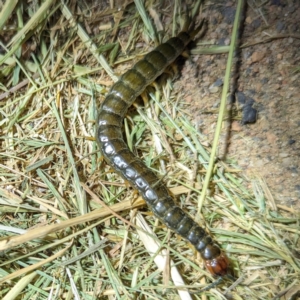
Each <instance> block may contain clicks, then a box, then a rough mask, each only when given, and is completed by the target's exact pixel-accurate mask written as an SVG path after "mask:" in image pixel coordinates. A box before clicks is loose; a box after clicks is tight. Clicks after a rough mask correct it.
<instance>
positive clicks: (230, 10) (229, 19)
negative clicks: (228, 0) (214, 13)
mask: <svg viewBox="0 0 300 300" xmlns="http://www.w3.org/2000/svg"><path fill="white" fill-rule="evenodd" d="M222 15H223V16H224V19H225V22H226V23H227V24H232V23H233V21H234V17H235V8H234V7H233V6H227V7H225V8H224V9H223V11H222Z"/></svg>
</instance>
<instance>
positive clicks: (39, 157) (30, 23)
mask: <svg viewBox="0 0 300 300" xmlns="http://www.w3.org/2000/svg"><path fill="white" fill-rule="evenodd" d="M191 3H193V5H191ZM200 4H202V2H201V1H190V3H188V5H182V3H181V1H179V0H175V1H164V4H163V5H162V4H161V2H160V1H141V0H135V1H134V2H132V1H124V2H122V1H121V2H119V4H118V5H119V6H117V5H116V4H111V5H112V6H111V7H109V6H106V5H105V3H104V1H96V2H94V4H93V5H91V4H89V2H78V3H77V1H70V2H68V3H67V2H64V1H54V0H53V1H50V0H46V1H44V2H43V3H42V4H41V5H40V6H39V5H38V2H37V1H27V2H26V1H25V2H24V1H23V2H21V1H6V2H5V4H4V6H0V8H1V11H0V30H1V32H2V33H5V34H6V36H9V35H10V34H11V37H10V39H9V42H7V43H6V45H4V44H2V48H3V49H4V50H3V51H4V52H1V54H0V61H1V64H0V65H1V81H2V83H1V85H0V87H1V92H0V99H1V108H0V113H1V119H0V125H1V132H2V135H1V145H2V147H1V162H0V176H1V185H0V204H1V206H0V209H1V213H0V214H1V215H0V216H1V227H0V234H1V240H0V253H1V256H0V285H1V289H0V298H1V299H21V298H22V299H134V298H136V299H180V298H181V299H190V298H191V299H192V298H194V299H227V298H230V299H279V296H281V295H285V296H288V295H292V294H293V293H294V294H295V291H297V288H298V289H299V268H300V262H299V253H298V252H299V251H298V252H297V245H298V250H299V241H298V240H299V213H297V212H295V211H294V210H293V208H292V207H287V206H282V205H281V206H279V205H276V203H275V202H274V199H273V198H272V194H271V193H270V191H269V190H268V188H267V186H266V184H265V183H264V181H263V180H262V179H259V178H257V177H255V176H253V177H252V178H246V177H245V176H243V174H242V172H240V171H239V169H238V167H237V166H234V165H233V164H230V163H228V162H218V163H217V164H215V165H214V164H211V165H210V167H209V170H210V172H212V171H213V172H212V173H211V174H208V173H206V170H207V164H208V162H209V161H211V162H214V161H215V149H216V148H215V146H214V150H213V153H214V154H213V156H211V158H210V153H211V150H210V149H209V148H208V147H204V146H203V135H202V134H201V133H200V132H199V131H198V130H196V129H195V126H194V124H193V122H192V120H190V118H189V115H188V112H187V107H186V106H185V104H184V103H182V102H181V101H180V100H179V99H180V97H181V94H180V92H179V91H176V90H174V89H173V84H172V80H171V78H172V76H169V75H168V76H167V78H168V79H167V80H162V82H163V83H162V84H161V85H156V86H153V87H151V88H149V90H148V91H147V92H148V94H147V95H146V94H145V95H144V96H143V98H144V102H145V103H146V105H145V106H139V107H138V109H137V110H133V113H132V114H130V115H129V116H128V118H127V119H126V121H125V134H126V138H127V140H128V143H129V145H130V147H131V148H132V149H133V151H135V152H136V153H137V154H138V155H139V156H143V158H144V160H145V162H146V164H147V165H148V166H149V167H150V168H153V170H155V171H156V172H157V173H158V175H159V176H160V177H161V178H162V180H163V181H164V182H166V184H167V185H168V187H170V189H171V192H172V193H173V194H174V195H175V197H176V201H177V203H178V204H179V205H181V206H182V207H183V208H184V209H185V211H187V212H188V213H189V214H190V215H191V216H192V217H193V218H194V219H195V220H197V221H198V222H200V223H201V224H205V225H206V228H207V230H208V231H209V232H210V233H211V234H212V235H213V236H214V238H215V239H216V240H217V241H218V243H219V244H220V245H221V246H222V248H223V249H224V251H225V252H226V253H227V254H228V256H229V258H230V260H231V263H232V268H233V269H234V273H235V276H236V278H239V280H238V281H237V282H236V283H233V282H230V281H228V280H227V281H226V280H225V281H224V282H222V283H221V284H220V285H219V286H217V287H214V288H212V289H211V290H209V291H205V292H203V293H199V294H195V295H191V294H190V293H189V292H188V291H197V289H199V290H200V289H201V288H203V287H205V286H206V285H207V284H208V283H210V282H211V281H213V280H214V278H212V277H211V276H210V275H209V274H208V273H207V272H206V271H205V270H204V269H203V267H202V262H201V261H200V258H199V257H198V256H197V254H196V253H195V252H194V250H193V249H192V248H191V247H190V246H189V245H188V244H187V243H186V242H185V241H183V240H182V239H180V238H179V237H177V236H176V235H175V234H173V233H171V232H169V231H168V230H167V229H166V227H165V226H163V225H162V224H160V223H159V222H158V221H157V220H155V218H154V217H153V216H152V215H151V213H149V211H148V209H147V208H146V207H145V205H144V201H143V200H142V199H140V198H139V197H138V196H137V195H136V194H135V193H134V192H133V191H132V189H130V188H128V186H127V185H126V183H124V182H123V180H122V179H121V178H120V177H119V176H118V175H117V174H115V173H114V172H113V171H112V170H111V168H110V167H108V166H107V165H106V164H105V163H104V162H103V161H102V158H101V154H100V153H99V152H98V148H97V146H96V144H95V140H94V129H95V118H96V111H97V108H99V105H100V101H102V100H103V97H104V96H105V94H106V93H107V91H108V89H109V87H110V86H111V85H112V83H113V81H115V80H116V79H117V78H118V75H120V74H121V73H123V72H124V70H126V69H128V68H130V66H131V65H132V64H133V63H134V62H136V61H137V60H138V59H139V58H140V57H142V55H144V54H145V53H146V52H148V51H150V50H151V49H152V48H153V46H154V45H155V42H158V41H161V40H163V39H165V38H166V37H167V36H168V35H170V34H172V32H173V33H174V34H176V33H178V32H179V31H180V28H181V27H182V24H183V23H184V20H185V19H186V12H187V9H186V8H187V7H188V8H189V9H190V8H191V7H194V10H193V9H191V10H190V14H191V15H196V16H197V15H198V11H199V9H198V6H200ZM241 4H242V1H238V2H237V6H238V7H240V5H241ZM90 5H91V6H90ZM206 9H208V8H207V7H205V6H203V5H202V6H201V10H204V11H205V10H206ZM238 14H239V9H237V18H238V16H239V15H238ZM10 16H12V18H10ZM157 29H159V30H157ZM161 29H164V32H162V31H161ZM237 29H238V28H237V26H235V27H234V29H233V33H232V34H233V37H234V36H236V34H237ZM232 40H234V38H233V39H232ZM233 46H234V45H232V48H230V47H229V48H225V49H224V48H222V49H220V47H218V48H216V47H215V48H214V49H212V48H210V49H209V51H210V53H211V54H216V53H226V54H227V53H228V52H229V53H230V55H229V60H230V59H232V53H233V49H234V48H233ZM25 48H27V49H28V51H29V54H28V56H26V55H25V54H24V49H25ZM34 48H36V49H34ZM201 49H202V48H201ZM201 49H198V48H197V49H194V51H197V50H201ZM108 60H109V63H108V62H107V61H108ZM230 65H231V63H230V62H229V64H228V68H229V69H228V70H229V71H230ZM229 71H228V72H226V78H225V80H229V77H230V76H229V74H230V72H229ZM224 75H225V74H224ZM178 80H180V79H178ZM225 86H226V85H225ZM226 94H227V91H226V90H225V91H224V95H223V96H226ZM223 100H224V99H223ZM137 112H138V113H137ZM222 119H223V118H222V116H221V117H220V121H219V125H220V124H222ZM218 134H219V133H218ZM175 137H176V138H175ZM217 141H218V138H217V137H216V144H217ZM205 174H208V175H207V177H206V178H207V179H206V180H205V179H204V178H205ZM203 182H204V184H205V185H204V186H203ZM207 189H209V191H210V193H203V194H202V196H201V190H204V191H205V190H207ZM197 207H199V211H198V212H197ZM137 210H139V212H138V211H137ZM204 220H205V221H204ZM285 299H289V298H285ZM290 299H292V298H290Z"/></svg>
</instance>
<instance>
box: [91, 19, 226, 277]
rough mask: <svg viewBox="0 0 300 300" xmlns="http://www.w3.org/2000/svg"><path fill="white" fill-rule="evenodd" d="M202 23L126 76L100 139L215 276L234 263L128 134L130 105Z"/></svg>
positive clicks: (105, 114)
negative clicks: (128, 139)
mask: <svg viewBox="0 0 300 300" xmlns="http://www.w3.org/2000/svg"><path fill="white" fill-rule="evenodd" d="M201 25H202V24H201ZM201 25H200V26H198V28H196V29H194V30H187V31H182V32H180V33H179V34H178V36H177V37H173V38H171V39H169V40H168V41H167V42H165V43H163V44H161V45H159V46H158V47H156V48H155V49H154V50H153V51H151V52H149V53H148V54H147V55H146V56H145V57H144V58H143V59H141V60H140V61H138V62H137V63H136V64H135V65H134V66H133V67H132V68H131V69H130V70H128V71H127V72H125V73H124V74H123V75H122V76H121V77H120V79H119V80H118V81H117V82H116V83H115V84H114V85H113V86H112V87H111V89H110V91H109V92H108V94H107V95H106V98H105V99H104V101H103V103H102V105H101V107H100V110H99V112H98V117H97V121H96V140H97V142H98V145H99V148H100V150H101V151H102V154H103V156H104V158H105V160H106V162H107V163H108V164H109V165H111V166H112V167H113V168H114V170H115V171H116V172H117V173H119V174H121V176H122V177H123V178H124V179H125V180H127V181H128V182H129V183H130V184H131V185H132V187H134V188H135V189H137V190H138V192H139V193H140V195H141V196H142V197H143V199H144V200H145V201H146V203H147V204H148V206H149V208H150V209H151V210H152V212H153V213H154V215H155V216H156V217H157V218H158V219H159V220H161V222H163V223H164V224H165V225H166V226H167V227H168V228H170V229H172V230H173V231H175V232H176V233H177V234H179V235H180V236H182V237H183V238H184V239H186V240H187V241H189V242H190V243H191V244H192V245H193V246H194V247H195V248H196V250H197V251H198V252H199V253H200V255H201V257H202V258H203V260H204V264H205V266H206V268H207V270H208V271H209V272H210V273H211V274H212V275H214V276H224V275H226V274H227V273H228V268H229V261H228V259H227V257H226V255H225V254H224V253H223V252H222V251H221V249H220V248H219V246H218V245H217V244H216V243H215V242H214V241H213V240H212V238H211V237H210V236H209V235H208V234H207V233H206V232H205V230H204V229H203V228H201V227H200V226H199V225H198V224H197V223H196V222H195V221H194V220H192V219H191V218H190V217H189V216H188V215H187V214H186V213H185V212H184V211H183V210H182V209H181V208H179V207H178V206H176V204H175V203H174V200H173V198H172V196H171V195H170V193H169V191H168V189H167V188H166V186H165V185H164V184H163V183H162V182H161V181H160V180H159V179H158V177H157V176H156V175H155V174H154V172H152V171H151V170H150V169H149V168H147V166H146V165H145V164H144V163H143V161H142V160H141V159H139V158H138V157H136V156H135V155H134V154H133V153H132V152H131V151H130V150H129V149H128V146H127V144H126V143H125V141H124V139H123V134H122V124H123V119H124V117H125V114H126V113H127V110H128V108H129V107H130V106H131V105H132V104H133V102H134V101H135V99H136V98H137V97H138V96H139V95H140V94H141V93H142V92H143V91H144V90H145V88H146V87H147V86H148V85H149V84H150V83H152V82H153V81H154V80H155V79H156V78H157V77H158V76H159V75H161V74H162V73H163V72H164V70H165V69H166V68H167V67H168V66H169V65H170V64H171V63H172V62H174V60H175V59H176V58H177V57H178V56H179V55H180V54H181V53H182V52H183V50H184V49H185V47H186V46H187V45H188V43H189V42H190V41H191V40H192V39H193V38H194V37H195V35H196V34H197V33H198V31H199V30H200V28H201Z"/></svg>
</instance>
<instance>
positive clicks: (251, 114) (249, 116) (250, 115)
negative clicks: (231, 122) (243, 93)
mask: <svg viewBox="0 0 300 300" xmlns="http://www.w3.org/2000/svg"><path fill="white" fill-rule="evenodd" d="M256 120H257V110H256V109H255V108H253V107H252V106H251V105H247V104H246V105H245V106H244V108H243V118H242V124H243V125H245V124H250V123H255V122H256Z"/></svg>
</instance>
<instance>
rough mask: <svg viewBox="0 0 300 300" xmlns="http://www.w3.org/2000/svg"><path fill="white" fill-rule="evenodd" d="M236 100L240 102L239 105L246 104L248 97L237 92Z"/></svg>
mask: <svg viewBox="0 0 300 300" xmlns="http://www.w3.org/2000/svg"><path fill="white" fill-rule="evenodd" d="M235 96H236V99H237V101H238V103H239V104H245V103H246V98H247V97H246V95H245V94H244V93H243V92H237V93H236V94H235Z"/></svg>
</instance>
